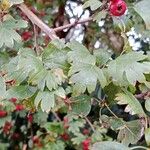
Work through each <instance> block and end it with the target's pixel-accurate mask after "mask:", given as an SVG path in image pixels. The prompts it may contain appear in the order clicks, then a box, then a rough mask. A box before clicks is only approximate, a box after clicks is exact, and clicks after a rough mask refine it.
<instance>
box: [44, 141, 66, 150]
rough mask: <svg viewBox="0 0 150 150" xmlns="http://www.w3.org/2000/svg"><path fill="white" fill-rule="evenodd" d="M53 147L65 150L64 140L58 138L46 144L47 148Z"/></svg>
mask: <svg viewBox="0 0 150 150" xmlns="http://www.w3.org/2000/svg"><path fill="white" fill-rule="evenodd" d="M47 149H49V150H50V149H51V150H65V145H64V143H63V142H62V141H60V140H57V141H56V142H48V144H46V145H45V150H47Z"/></svg>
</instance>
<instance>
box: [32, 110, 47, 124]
mask: <svg viewBox="0 0 150 150" xmlns="http://www.w3.org/2000/svg"><path fill="white" fill-rule="evenodd" d="M47 118H48V114H47V113H46V112H43V111H40V110H39V111H38V112H37V113H35V115H34V122H36V123H37V124H38V125H44V124H45V123H46V122H47Z"/></svg>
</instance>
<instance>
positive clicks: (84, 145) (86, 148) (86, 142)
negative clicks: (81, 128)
mask: <svg viewBox="0 0 150 150" xmlns="http://www.w3.org/2000/svg"><path fill="white" fill-rule="evenodd" d="M90 143H91V139H85V140H84V141H83V142H82V148H83V150H90V148H89V146H90Z"/></svg>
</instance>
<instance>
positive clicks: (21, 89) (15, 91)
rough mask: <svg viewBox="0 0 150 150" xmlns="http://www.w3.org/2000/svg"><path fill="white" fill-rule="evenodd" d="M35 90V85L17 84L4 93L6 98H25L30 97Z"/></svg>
mask: <svg viewBox="0 0 150 150" xmlns="http://www.w3.org/2000/svg"><path fill="white" fill-rule="evenodd" d="M35 92H36V88H35V87H31V86H28V85H19V86H14V87H12V88H10V89H9V90H8V91H7V93H6V98H8V99H10V98H12V97H15V98H17V99H21V100H22V99H27V98H29V97H31V96H32V95H33V94H34V93H35Z"/></svg>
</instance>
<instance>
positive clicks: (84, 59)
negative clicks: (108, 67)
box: [68, 41, 107, 94]
mask: <svg viewBox="0 0 150 150" xmlns="http://www.w3.org/2000/svg"><path fill="white" fill-rule="evenodd" d="M68 47H69V48H70V49H71V50H72V51H70V52H68V58H69V61H70V62H71V67H70V70H69V73H68V75H69V76H70V83H72V84H75V88H74V91H75V93H77V94H79V93H84V92H85V90H86V89H87V90H88V92H89V93H91V92H93V91H94V90H95V87H96V84H97V82H98V81H99V82H100V84H101V86H102V87H104V86H106V84H107V81H106V78H105V76H104V73H103V70H102V69H100V68H98V67H97V66H96V58H95V56H93V55H91V54H90V52H89V51H88V50H87V49H86V47H84V46H83V45H82V44H79V43H78V42H76V41H73V42H71V43H69V44H68ZM78 86H79V87H78ZM82 87H83V89H82ZM85 87H86V88H85ZM75 93H74V94H75Z"/></svg>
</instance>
